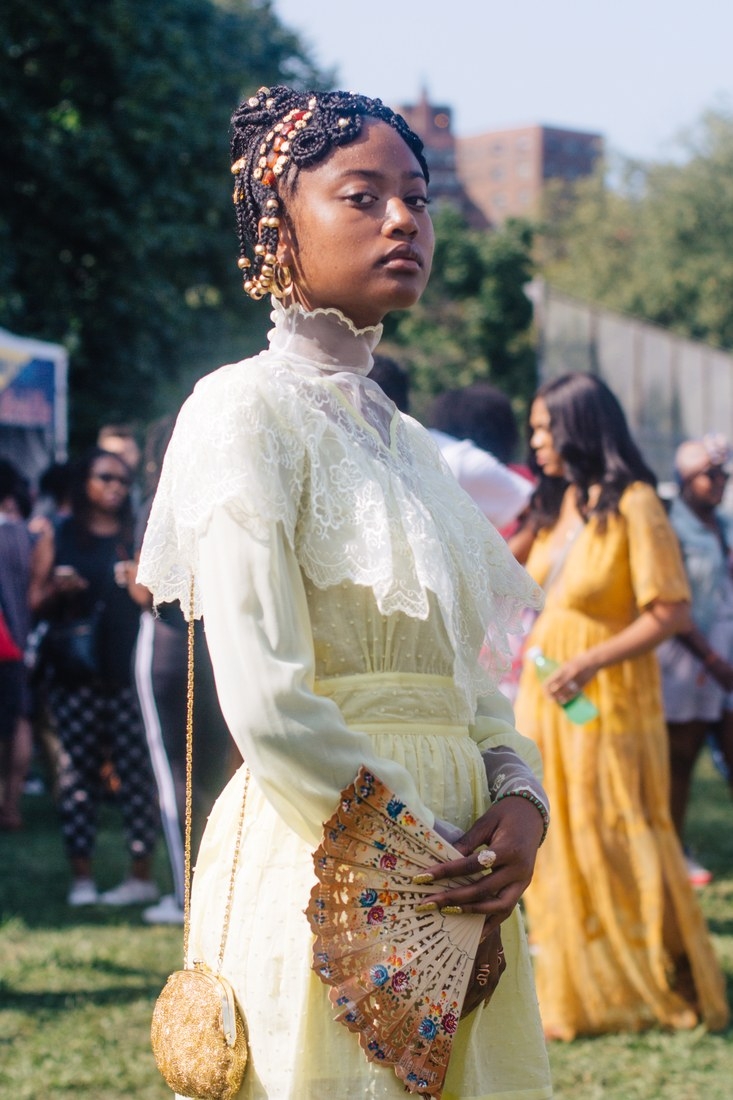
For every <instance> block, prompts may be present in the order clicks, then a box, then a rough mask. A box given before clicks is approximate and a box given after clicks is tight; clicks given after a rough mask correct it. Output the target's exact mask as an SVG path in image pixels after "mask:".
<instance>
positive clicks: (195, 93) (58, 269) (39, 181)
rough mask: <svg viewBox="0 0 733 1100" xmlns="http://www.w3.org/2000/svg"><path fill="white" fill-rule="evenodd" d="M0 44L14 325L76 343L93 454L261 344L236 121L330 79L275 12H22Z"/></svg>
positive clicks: (15, 11) (7, 262)
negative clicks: (245, 262)
mask: <svg viewBox="0 0 733 1100" xmlns="http://www.w3.org/2000/svg"><path fill="white" fill-rule="evenodd" d="M0 31H1V46H0V131H1V132H2V135H3V136H2V139H1V140H2V151H3V164H4V168H3V170H2V174H1V175H0V325H3V326H4V327H6V328H9V329H11V330H13V331H15V332H18V333H20V334H22V335H29V336H34V337H37V338H41V339H48V340H52V341H60V342H63V343H65V344H66V346H67V347H68V349H69V350H70V352H71V411H72V429H73V430H74V434H75V436H76V438H77V440H78V441H83V440H87V439H89V438H90V437H91V436H92V434H93V433H94V431H95V430H96V427H97V425H98V423H99V422H100V421H102V420H117V419H128V418H135V417H142V418H147V417H150V416H152V415H154V414H155V413H156V412H157V411H161V406H162V405H163V404H164V403H165V402H166V401H168V400H171V399H172V396H173V393H174V392H175V391H176V389H177V387H178V386H179V385H180V382H181V378H182V376H187V375H188V376H189V377H190V375H191V374H195V373H197V372H200V371H201V370H204V369H210V368H211V367H213V366H216V365H218V363H219V362H221V361H222V359H224V358H226V357H228V353H229V352H230V351H234V348H235V346H236V348H237V351H236V354H237V355H238V356H241V354H242V353H243V350H246V346H245V348H243V344H244V345H246V344H247V332H248V331H249V330H252V329H254V330H256V333H257V335H256V336H255V335H254V333H253V335H252V341H253V340H255V339H256V340H257V341H259V340H260V339H261V335H260V334H261V332H262V329H263V326H264V324H265V323H266V311H262V310H252V309H250V308H249V307H248V306H247V305H246V303H245V301H244V295H243V293H242V291H241V282H240V278H239V273H238V271H237V268H236V262H235V261H236V253H237V245H236V237H235V233H234V219H233V215H232V209H231V195H230V190H231V189H230V180H229V173H228V167H229V159H228V119H229V115H230V113H231V110H232V108H233V107H234V106H235V105H236V103H237V102H238V101H239V100H240V99H241V97H242V96H243V95H244V94H247V92H249V91H251V90H253V89H255V88H257V87H258V86H259V85H261V84H267V83H274V82H275V81H277V80H280V79H283V80H286V81H291V82H294V83H303V82H305V81H309V82H311V81H315V80H316V76H317V74H316V73H315V72H314V70H313V67H312V65H311V63H310V61H309V59H308V57H307V55H306V54H305V53H304V51H303V49H302V47H301V46H300V44H299V42H298V41H297V39H296V38H295V37H294V36H293V35H292V34H290V33H289V32H287V31H286V30H285V29H284V28H283V27H282V26H281V25H280V24H279V22H278V20H277V19H276V17H275V15H274V14H273V12H272V7H271V3H270V0H228V2H227V3H219V4H217V3H214V2H212V0H155V3H150V2H149V0H106V2H105V3H102V4H94V5H93V4H90V3H88V2H86V0H57V2H56V3H54V4H29V3H27V0H5V2H4V4H3V7H2V14H1V15H0ZM252 341H250V342H252Z"/></svg>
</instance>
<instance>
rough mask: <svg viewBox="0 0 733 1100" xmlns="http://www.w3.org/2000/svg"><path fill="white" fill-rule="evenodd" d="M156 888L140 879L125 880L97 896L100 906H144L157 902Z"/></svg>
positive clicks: (145, 880)
mask: <svg viewBox="0 0 733 1100" xmlns="http://www.w3.org/2000/svg"><path fill="white" fill-rule="evenodd" d="M158 895H159V891H158V887H157V886H156V885H155V883H154V882H149V881H148V880H147V879H142V878H127V879H125V881H124V882H121V883H120V884H119V886H113V887H112V889H111V890H105V892H104V893H103V894H100V895H99V901H100V903H101V904H102V905H146V904H149V903H150V902H153V901H157V900H158Z"/></svg>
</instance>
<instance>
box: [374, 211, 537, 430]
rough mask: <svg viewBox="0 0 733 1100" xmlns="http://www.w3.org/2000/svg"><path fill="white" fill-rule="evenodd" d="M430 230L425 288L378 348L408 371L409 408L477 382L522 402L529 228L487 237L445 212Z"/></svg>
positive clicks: (528, 356)
mask: <svg viewBox="0 0 733 1100" xmlns="http://www.w3.org/2000/svg"><path fill="white" fill-rule="evenodd" d="M434 224H435V238H436V240H435V258H434V260H433V271H432V275H431V277H430V282H429V284H428V288H427V290H426V291H425V294H424V295H423V298H422V300H421V301H420V303H419V304H418V305H417V306H415V307H414V308H413V309H411V310H410V311H409V312H406V313H400V314H395V315H394V316H393V317H388V318H387V322H386V325H385V346H386V348H389V350H390V351H391V352H392V353H394V355H395V357H396V358H398V359H399V360H400V361H401V362H402V363H403V364H405V365H406V366H407V367H408V368H409V370H410V376H411V380H412V386H413V390H414V392H415V395H416V408H417V409H418V410H420V409H421V408H424V406H425V404H427V401H428V399H429V398H430V397H432V396H433V395H435V394H437V393H440V392H441V391H442V390H444V389H447V388H451V387H456V386H463V385H467V384H468V383H470V382H474V381H477V380H479V379H490V380H491V381H492V382H493V383H494V384H495V385H496V386H498V387H499V388H500V389H503V390H504V391H505V392H506V393H507V394H508V395H509V396H510V397H514V398H517V399H519V401H520V402H521V401H524V400H526V399H527V398H528V397H529V396H530V395H531V393H532V392H533V389H534V385H535V357H534V351H533V348H532V344H531V339H530V326H531V322H532V305H531V303H530V301H529V299H528V298H527V295H526V294H525V287H526V284H527V282H528V281H529V279H530V278H531V273H532V262H531V246H532V238H531V233H530V230H529V228H528V227H527V226H526V225H524V224H522V223H520V222H509V223H507V225H506V226H505V227H504V228H502V229H500V230H498V231H496V232H494V233H486V232H482V231H477V230H472V229H469V228H467V226H466V225H465V223H464V221H463V219H462V217H461V215H460V214H459V213H458V211H457V210H455V209H454V208H453V207H450V206H447V205H446V206H442V207H441V208H439V209H438V211H437V213H436V215H435V218H434Z"/></svg>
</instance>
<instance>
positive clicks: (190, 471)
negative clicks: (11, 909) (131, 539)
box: [141, 311, 551, 1100]
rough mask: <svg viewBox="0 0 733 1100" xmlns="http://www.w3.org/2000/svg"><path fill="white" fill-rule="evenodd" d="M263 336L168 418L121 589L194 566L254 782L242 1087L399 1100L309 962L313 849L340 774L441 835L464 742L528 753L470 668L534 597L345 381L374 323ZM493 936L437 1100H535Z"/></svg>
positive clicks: (398, 1091)
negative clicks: (480, 1001) (133, 576)
mask: <svg viewBox="0 0 733 1100" xmlns="http://www.w3.org/2000/svg"><path fill="white" fill-rule="evenodd" d="M277 326H278V327H277V331H276V333H275V336H274V338H273V341H272V342H273V349H272V351H270V352H269V353H267V354H266V355H265V356H263V357H260V359H258V360H257V361H254V362H252V361H251V362H249V363H244V364H239V365H237V366H235V367H230V368H224V369H223V371H221V372H217V374H216V375H214V376H212V377H211V378H210V379H208V380H206V382H205V384H204V385H203V386H199V389H198V392H197V394H196V395H195V396H194V398H193V399H192V401H191V402H190V404H189V406H188V408H187V410H186V412H185V413H184V417H183V418H182V420H181V423H180V424H179V427H178V429H177V439H176V437H174V442H173V446H172V450H171V451H170V452H169V458H168V459H167V461H166V467H167V470H166V471H165V472H164V476H163V479H162V483H161V486H162V488H161V495H160V498H159V501H158V503H157V514H156V509H154V510H153V515H152V519H151V528H150V530H149V537H148V540H147V542H146V548H145V549H144V551H143V562H142V566H141V579H142V580H143V581H144V583H147V584H149V585H150V586H151V587H152V588H153V590H154V591H155V593H156V596H157V598H159V599H162V598H166V597H170V596H171V595H178V596H179V597H184V593H185V592H186V591H187V584H188V580H187V578H188V576H189V574H190V572H191V571H193V572H195V574H196V583H197V589H198V593H199V599H200V606H202V607H203V610H204V616H205V625H206V631H207V637H208V640H209V646H210V649H211V652H212V657H213V662H214V668H215V673H216V679H217V686H218V690H219V695H220V699H221V703H222V707H223V710H224V713H225V715H226V718H227V721H228V723H229V726H230V729H231V731H232V734H233V736H234V737H235V739H236V740H237V742H238V744H239V746H240V748H241V750H242V752H243V755H244V757H245V759H246V760H247V762H248V764H249V765H250V767H251V770H252V774H253V780H252V782H251V783H250V791H249V795H248V803H247V815H246V824H245V833H244V844H243V850H242V854H241V860H240V868H241V869H240V871H239V873H238V875H237V882H236V889H235V895H234V904H233V910H232V919H231V927H230V933H229V941H228V945H227V952H226V959H225V964H224V973H225V974H226V975H227V976H228V977H229V979H230V981H231V982H232V985H233V986H234V989H235V991H236V995H237V997H238V1000H239V1002H240V1005H241V1007H242V1010H243V1012H244V1014H245V1017H246V1019H247V1026H248V1029H249V1037H250V1048H251V1064H250V1066H249V1068H248V1071H247V1074H246V1077H245V1082H244V1085H243V1088H242V1090H241V1093H240V1097H241V1100H264V1098H267V1100H347V1098H354V1100H362V1098H367V1100H377V1098H379V1100H402V1098H404V1096H405V1091H404V1087H403V1086H402V1084H400V1082H399V1081H398V1080H397V1078H396V1076H395V1075H394V1073H393V1072H392V1071H391V1070H390V1069H387V1068H385V1067H383V1066H379V1065H374V1064H371V1063H368V1062H367V1061H366V1059H365V1057H364V1055H363V1054H362V1052H361V1050H360V1048H359V1046H358V1042H357V1040H356V1038H355V1036H353V1035H351V1034H350V1033H349V1032H348V1031H347V1030H346V1029H345V1028H343V1027H342V1026H341V1025H337V1024H336V1023H334V1022H333V1019H332V1016H333V1012H332V1010H331V1008H330V1005H329V1002H328V996H327V990H326V988H325V986H324V985H323V984H322V983H321V982H320V981H319V979H318V978H317V977H316V976H315V975H314V974H313V972H312V970H311V961H312V959H311V949H312V940H311V934H310V930H309V926H308V922H307V920H306V918H305V916H304V914H303V911H304V909H305V908H306V906H307V904H308V898H309V893H310V888H311V885H312V883H313V881H314V873H313V864H312V852H313V850H314V848H315V846H316V845H317V843H318V841H319V839H320V833H321V823H322V822H323V821H324V820H325V819H326V818H327V817H329V816H330V814H331V813H332V812H333V810H334V809H335V807H336V804H337V800H338V792H339V790H340V789H341V788H342V787H344V786H345V785H346V784H347V783H348V782H350V781H351V779H353V777H354V775H355V774H356V771H357V769H358V767H359V765H360V764H366V765H367V766H368V767H369V768H370V769H372V770H373V771H374V772H375V774H376V775H378V776H379V777H380V778H381V779H382V780H383V781H384V782H385V783H387V785H388V786H390V787H391V788H392V789H393V790H395V791H396V792H397V793H398V794H399V795H400V797H401V798H402V799H404V801H405V802H406V803H407V804H408V805H409V806H410V807H411V808H412V809H413V811H414V812H415V813H416V814H418V815H419V816H421V817H422V818H424V820H426V821H427V822H429V823H432V822H433V820H434V817H440V818H442V819H443V820H446V821H450V822H453V823H454V824H457V825H459V826H461V827H462V828H467V827H468V826H469V825H470V824H471V823H472V822H473V821H474V820H475V818H476V817H477V816H479V815H480V814H481V813H483V812H484V810H485V809H486V807H487V806H488V804H489V796H488V790H487V784H486V777H485V771H484V766H483V762H482V760H481V755H480V751H481V749H482V748H488V747H491V746H495V745H500V744H503V745H509V746H510V747H511V748H513V749H515V750H516V751H517V752H518V753H519V754H520V755H522V756H523V757H524V758H525V759H526V760H527V761H528V762H529V763H530V764H531V765H532V766H534V767H538V766H539V764H538V757H537V755H536V750H535V749H534V746H532V745H531V743H530V742H528V741H526V740H525V739H524V738H521V737H520V736H519V735H518V734H517V733H516V732H515V730H514V729H513V725H512V716H511V709H510V707H509V706H508V704H507V703H506V701H505V700H503V699H502V697H501V696H500V695H498V694H497V693H496V692H494V691H493V687H494V685H495V683H496V679H497V677H498V675H499V667H498V662H497V667H495V668H488V669H486V668H479V667H478V665H477V654H478V652H479V650H480V648H481V642H482V639H483V635H484V628H485V625H486V624H487V623H488V622H492V623H493V630H494V635H495V639H496V640H495V643H494V644H493V645H492V651H493V652H496V651H497V650H498V648H499V647H501V646H503V647H504V648H506V633H505V629H504V628H505V627H506V626H507V625H509V624H510V620H512V619H514V618H516V617H517V616H518V614H519V612H520V610H521V606H522V605H523V604H526V603H527V602H535V603H536V601H537V596H536V590H535V589H534V588H533V586H531V584H530V583H529V582H528V580H527V579H526V577H525V576H524V574H523V573H522V572H521V571H520V570H519V569H518V568H517V567H516V566H515V565H514V564H513V563H512V562H511V560H510V559H509V557H508V556H507V554H506V551H505V549H504V547H503V544H502V543H501V540H500V539H499V538H498V536H496V534H495V532H493V530H492V529H491V528H490V527H489V526H488V524H486V522H485V521H484V520H483V518H482V517H480V516H479V514H478V512H477V511H476V509H475V508H474V507H473V505H472V504H471V503H470V501H469V499H468V497H466V496H465V495H464V494H463V493H462V492H461V491H460V490H459V489H458V488H457V486H456V485H455V482H454V481H453V479H452V477H451V475H450V474H449V473H448V472H447V471H446V470H445V469H444V468H443V466H442V464H441V461H440V459H439V457H438V456H437V452H436V450H435V448H434V447H433V444H432V443H431V442H430V441H429V440H428V439H427V436H426V433H424V432H423V431H422V430H421V429H419V428H418V426H417V425H414V424H412V423H411V422H409V421H405V420H403V419H402V418H400V417H399V414H395V413H394V409H393V407H392V406H391V405H389V403H386V402H385V399H384V398H383V397H382V396H381V394H380V393H379V392H378V391H377V389H376V387H375V386H374V385H373V384H372V383H368V382H366V381H365V380H364V378H363V377H361V375H362V374H363V373H364V372H365V370H366V369H368V363H369V348H370V346H371V344H372V343H373V342H374V339H375V337H376V336H377V335H378V330H377V331H376V332H372V331H371V330H367V332H366V333H356V332H354V331H353V330H351V329H350V328H349V326H347V325H344V323H343V321H342V320H341V318H340V317H339V316H336V317H333V316H329V315H325V316H323V315H319V316H318V317H316V318H313V317H312V316H311V315H300V314H299V313H298V312H297V311H295V313H293V311H288V313H287V314H285V315H282V314H279V315H278V319H277ZM284 329H287V331H286V332H284V331H283V330H284ZM365 345H366V354H365ZM296 351H297V354H296ZM341 365H343V366H346V367H348V368H349V370H348V372H347V371H345V370H339V369H338V367H339V366H341ZM253 391H254V397H253V396H252V394H253ZM279 398H282V400H281V401H280V400H279ZM232 410H234V411H232ZM250 415H251V416H252V417H255V418H256V421H257V423H256V426H254V427H253V426H252V424H251V423H250V421H249V420H248V417H250ZM253 441H255V442H253ZM217 450H218V451H219V452H220V453H219V455H218V456H217V454H216V452H217ZM212 456H213V457H212ZM202 471H206V473H205V475H204V476H203V484H204V488H203V489H202V488H201V484H202V482H201V472H202ZM222 483H224V490H223V491H222ZM242 785H243V773H242V772H241V771H240V772H239V773H238V774H237V775H236V776H235V777H234V778H233V779H232V781H231V782H230V784H229V786H228V787H227V789H226V790H225V791H224V793H223V794H222V795H221V797H220V798H219V800H218V802H217V804H216V806H215V808H214V811H213V813H212V815H211V818H210V820H209V824H208V826H207V829H206V834H205V837H204V840H203V844H202V847H201V851H200V854H199V856H198V859H197V865H196V873H195V879H194V899H193V915H192V933H191V955H192V956H193V957H198V958H204V959H205V960H207V961H208V962H209V963H210V964H213V963H215V960H216V955H217V950H218V946H219V938H220V933H221V927H222V919H223V910H224V900H225V896H226V887H227V884H228V878H229V872H230V868H231V858H232V850H233V843H234V827H235V823H236V821H237V817H238V811H239V806H240V803H241V796H242ZM503 940H504V945H505V949H506V957H507V963H508V965H507V970H506V973H505V974H504V976H503V978H502V981H501V983H500V985H499V988H498V991H497V993H496V994H495V996H494V999H493V1000H492V1002H491V1004H490V1005H489V1006H488V1007H486V1008H480V1009H478V1010H477V1011H476V1012H475V1013H473V1014H472V1015H471V1016H470V1017H469V1018H468V1020H467V1021H466V1022H465V1023H462V1024H461V1025H460V1027H459V1030H458V1033H457V1036H456V1041H455V1046H454V1053H453V1057H452V1060H451V1065H450V1068H449V1072H448V1078H447V1084H446V1089H445V1092H444V1093H443V1096H444V1098H445V1100H458V1098H463V1100H469V1098H470V1100H491V1098H494V1100H499V1098H500V1097H501V1098H502V1100H510V1098H511V1100H545V1098H547V1097H549V1096H551V1086H550V1083H549V1073H548V1066H547V1059H546V1053H545V1049H544V1042H543V1037H542V1033H541V1027H540V1022H539V1014H538V1010H537V1004H536V997H535V993H534V986H533V981H532V974H531V966H530V962H529V956H528V951H527V946H526V942H525V939H524V933H523V929H522V924H521V920H520V917H519V915H518V914H517V913H515V914H514V916H513V918H511V919H510V920H509V921H507V922H506V923H505V925H504V926H503Z"/></svg>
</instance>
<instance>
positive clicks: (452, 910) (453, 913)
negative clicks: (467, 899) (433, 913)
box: [440, 905, 463, 917]
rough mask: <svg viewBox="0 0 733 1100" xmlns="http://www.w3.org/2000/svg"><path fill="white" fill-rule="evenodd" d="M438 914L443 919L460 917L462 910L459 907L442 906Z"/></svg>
mask: <svg viewBox="0 0 733 1100" xmlns="http://www.w3.org/2000/svg"><path fill="white" fill-rule="evenodd" d="M440 912H441V913H442V914H443V916H444V917H460V915H461V913H462V912H463V909H462V908H461V906H460V905H444V906H443V908H442V909H441V910H440Z"/></svg>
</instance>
